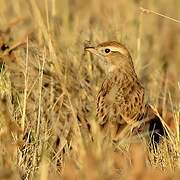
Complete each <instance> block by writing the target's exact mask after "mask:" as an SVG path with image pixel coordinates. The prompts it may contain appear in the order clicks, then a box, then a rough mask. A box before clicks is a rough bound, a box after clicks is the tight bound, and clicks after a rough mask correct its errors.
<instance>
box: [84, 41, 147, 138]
mask: <svg viewBox="0 0 180 180" xmlns="http://www.w3.org/2000/svg"><path fill="white" fill-rule="evenodd" d="M85 50H87V51H89V52H90V53H92V54H95V55H97V56H98V57H99V58H100V59H101V60H100V61H101V63H102V62H103V66H104V68H105V69H106V71H107V75H106V78H105V80H104V82H103V84H102V86H101V88H100V91H99V93H98V97H97V116H98V120H99V124H100V125H101V127H107V125H108V126H111V128H109V127H107V129H114V130H113V132H111V135H112V136H113V137H116V136H117V134H118V133H119V132H121V131H122V129H124V127H126V126H127V125H133V124H134V123H135V122H137V121H140V120H142V119H143V118H144V117H145V116H147V114H148V113H149V112H150V111H149V110H148V109H149V106H148V105H145V103H144V88H143V86H142V85H141V83H140V81H139V79H138V77H137V75H136V72H135V69H134V65H133V62H132V58H131V56H130V53H129V51H128V50H127V48H126V47H125V46H124V45H122V44H120V43H118V42H115V41H109V42H104V43H101V44H99V45H98V46H95V47H93V46H90V45H89V44H88V45H87V44H86V45H85ZM147 107H148V108H147ZM147 110H148V112H147ZM112 127H113V128H112ZM110 131H111V130H110Z"/></svg>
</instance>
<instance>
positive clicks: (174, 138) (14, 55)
mask: <svg viewBox="0 0 180 180" xmlns="http://www.w3.org/2000/svg"><path fill="white" fill-rule="evenodd" d="M140 7H146V8H148V9H150V10H146V9H142V8H141V9H140ZM179 7H180V2H179V1H178V0H171V1H163V0H159V1H142V0H134V1H133V0H132V1H126V0H121V1H116V0H112V1H111V2H108V1H107V2H106V1H103V0H99V1H97V0H96V1H95V0H91V1H89V2H88V1H83V0H69V1H68V0H61V1H58V0H49V1H48V0H44V1H36V0H28V1H23V0H16V1H13V0H9V1H8V2H7V1H5V0H0V47H1V50H0V69H1V71H0V97H1V99H0V179H40V180H46V179H50V180H51V179H52V180H54V179H64V180H73V179H83V180H84V179H86V180H95V179H113V180H115V179H128V180H129V179H130V180H140V179H143V180H150V179H154V180H156V179H158V180H161V179H162V180H165V179H168V180H169V179H179V178H178V177H179V176H180V160H179V153H180V142H179V141H180V139H179V138H180V135H179V107H180V104H179V102H180V95H179V94H180V84H179V83H180V82H179V74H180V68H179V67H180V61H179V59H180V53H179V48H180V33H179V30H180V29H179V28H180V24H179V21H178V19H180V13H179V12H180V11H179ZM168 17H169V18H168ZM170 17H171V18H170ZM172 17H173V19H172ZM84 40H91V41H93V42H96V43H98V42H102V41H105V40H117V41H120V42H123V43H124V44H126V46H127V47H128V48H129V49H130V51H131V54H132V56H133V59H134V63H135V66H136V71H137V73H138V76H139V77H140V78H141V81H142V83H143V84H144V86H145V88H146V98H147V100H148V101H150V102H151V104H152V105H153V106H154V107H155V108H158V107H159V106H160V107H161V110H162V112H161V114H162V118H163V119H164V120H165V121H166V122H167V124H168V126H169V127H170V129H171V130H170V134H169V138H168V139H164V140H163V142H162V143H161V144H160V145H159V146H158V147H157V149H156V150H155V151H152V150H151V148H149V147H148V145H147V141H146V140H145V139H143V138H137V137H132V138H129V139H122V140H121V141H120V142H119V143H118V144H112V143H111V141H110V140H109V139H108V138H107V139H104V138H103V137H102V134H101V133H100V131H99V129H98V126H97V124H96V118H95V99H96V94H97V92H98V88H99V86H100V84H101V82H102V80H103V79H104V72H103V71H102V69H101V68H100V67H99V65H98V63H97V61H96V58H93V57H92V56H90V55H89V54H84V52H83V42H84ZM5 45H8V46H9V47H10V48H7V49H6V47H5ZM170 111H171V112H173V117H172V113H171V112H170ZM89 127H91V132H90V131H89ZM92 139H93V141H92Z"/></svg>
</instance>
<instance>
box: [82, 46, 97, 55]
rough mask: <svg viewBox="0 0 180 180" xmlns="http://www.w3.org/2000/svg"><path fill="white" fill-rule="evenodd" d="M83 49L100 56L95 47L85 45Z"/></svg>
mask: <svg viewBox="0 0 180 180" xmlns="http://www.w3.org/2000/svg"><path fill="white" fill-rule="evenodd" d="M84 50H85V51H88V52H90V53H92V54H94V55H96V56H100V54H99V52H98V51H97V50H96V48H95V47H85V48H84Z"/></svg>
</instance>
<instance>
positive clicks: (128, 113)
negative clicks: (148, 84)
mask: <svg viewBox="0 0 180 180" xmlns="http://www.w3.org/2000/svg"><path fill="white" fill-rule="evenodd" d="M121 91H122V92H118V93H119V94H117V97H116V99H117V101H116V102H115V106H117V108H118V113H119V114H120V115H121V116H122V118H123V119H124V121H126V122H127V123H128V124H130V123H133V122H134V121H137V120H140V119H141V116H142V115H143V112H144V88H143V87H142V86H139V84H132V85H131V86H130V87H129V88H127V89H126V90H124V91H123V89H121Z"/></svg>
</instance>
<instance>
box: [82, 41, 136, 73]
mask: <svg viewBox="0 0 180 180" xmlns="http://www.w3.org/2000/svg"><path fill="white" fill-rule="evenodd" d="M85 50H86V51H88V52H90V53H92V54H94V55H96V56H98V57H99V58H100V59H101V60H102V61H103V62H104V63H103V64H105V65H107V67H108V68H109V69H108V71H112V70H114V69H116V68H127V67H129V66H133V64H132V60H131V56H130V53H129V51H128V50H127V48H126V47H125V46H124V45H122V44H121V43H118V42H116V41H107V42H104V43H101V44H99V45H97V46H91V45H89V44H88V45H85Z"/></svg>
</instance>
